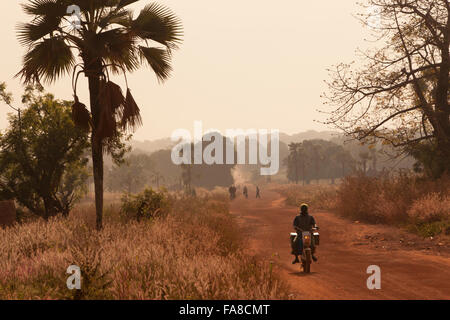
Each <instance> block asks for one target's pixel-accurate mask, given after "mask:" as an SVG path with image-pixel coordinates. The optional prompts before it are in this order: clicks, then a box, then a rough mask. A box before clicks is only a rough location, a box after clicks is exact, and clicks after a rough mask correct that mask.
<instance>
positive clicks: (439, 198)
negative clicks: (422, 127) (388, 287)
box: [276, 173, 450, 237]
mask: <svg viewBox="0 0 450 320" xmlns="http://www.w3.org/2000/svg"><path fill="white" fill-rule="evenodd" d="M276 190H277V191H278V192H279V193H280V194H282V195H283V196H285V197H286V203H287V204H288V205H293V206H298V205H299V204H300V203H302V202H307V203H308V204H310V206H311V208H312V209H313V210H331V211H333V212H336V213H337V214H339V215H340V216H343V217H346V218H349V219H352V220H358V221H363V222H367V223H374V224H388V225H394V226H399V227H402V228H406V229H407V230H408V231H410V232H413V233H416V234H419V235H421V236H423V237H432V236H436V235H450V177H449V176H445V175H444V176H442V177H441V178H440V179H437V180H431V179H428V178H426V177H421V176H418V175H415V174H405V173H404V174H401V173H397V174H390V175H381V176H377V177H368V176H365V175H362V174H356V175H354V176H349V177H346V178H344V179H343V180H342V181H341V182H340V183H339V184H338V185H329V184H316V185H306V186H299V185H284V186H279V187H277V189H276Z"/></svg>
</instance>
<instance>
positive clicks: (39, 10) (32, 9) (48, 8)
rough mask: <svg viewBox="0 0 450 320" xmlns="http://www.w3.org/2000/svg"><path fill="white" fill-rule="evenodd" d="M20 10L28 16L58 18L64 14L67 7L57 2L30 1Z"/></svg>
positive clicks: (55, 0) (51, 0)
mask: <svg viewBox="0 0 450 320" xmlns="http://www.w3.org/2000/svg"><path fill="white" fill-rule="evenodd" d="M22 8H23V11H24V12H25V13H26V14H29V15H35V16H47V17H49V16H53V17H60V16H63V15H64V14H65V13H66V10H67V5H65V4H64V3H63V1H58V0H30V1H28V3H26V4H22Z"/></svg>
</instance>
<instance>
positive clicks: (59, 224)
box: [0, 193, 287, 299]
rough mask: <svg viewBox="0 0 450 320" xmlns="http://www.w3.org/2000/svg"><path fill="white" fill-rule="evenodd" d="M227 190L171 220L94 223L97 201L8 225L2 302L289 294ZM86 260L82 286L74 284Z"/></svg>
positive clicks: (178, 207)
mask: <svg viewBox="0 0 450 320" xmlns="http://www.w3.org/2000/svg"><path fill="white" fill-rule="evenodd" d="M226 199H227V196H226V194H223V195H222V194H221V193H215V194H210V195H208V196H207V197H202V198H183V197H177V198H176V199H175V200H174V203H173V208H172V210H171V212H170V214H169V215H168V216H167V217H166V218H164V219H154V220H145V221H141V222H136V221H129V222H127V223H123V222H120V219H117V216H118V211H117V208H118V206H117V204H111V205H107V206H106V210H105V211H106V213H105V216H106V217H105V220H106V224H105V227H104V229H103V230H102V231H101V232H96V231H95V230H94V228H93V225H94V223H93V222H94V221H93V220H94V217H93V215H94V213H93V206H92V205H89V204H84V205H83V206H82V207H80V208H78V209H77V210H76V212H74V213H73V214H72V215H71V216H70V217H69V218H68V219H66V220H65V219H63V218H55V219H52V220H50V221H49V222H44V221H42V220H37V221H33V222H30V223H26V224H22V225H15V226H14V227H11V228H7V229H5V230H0V243H2V247H1V248H0V299H73V298H76V299H285V298H287V289H286V288H285V285H284V284H283V283H282V282H280V280H279V279H277V278H276V277H275V276H274V275H273V274H272V273H271V268H270V266H269V265H267V264H264V263H262V262H259V261H258V260H256V259H255V258H253V257H250V256H248V255H246V254H244V252H243V242H242V239H241V238H240V236H239V230H238V227H237V225H236V223H235V221H234V220H233V218H232V217H231V216H230V215H229V214H228V200H226ZM71 264H75V265H78V266H79V267H80V268H81V270H82V272H83V280H82V290H81V291H76V290H74V291H70V290H68V289H67V287H66V280H67V277H68V276H69V275H67V274H66V273H65V272H66V269H67V267H68V266H69V265H71Z"/></svg>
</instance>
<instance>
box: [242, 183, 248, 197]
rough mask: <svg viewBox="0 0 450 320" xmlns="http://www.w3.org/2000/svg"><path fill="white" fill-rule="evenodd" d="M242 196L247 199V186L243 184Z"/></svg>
mask: <svg viewBox="0 0 450 320" xmlns="http://www.w3.org/2000/svg"><path fill="white" fill-rule="evenodd" d="M243 194H244V196H245V197H246V198H247V199H248V189H247V186H244V192H243Z"/></svg>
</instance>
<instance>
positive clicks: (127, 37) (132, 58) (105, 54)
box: [90, 28, 140, 72]
mask: <svg viewBox="0 0 450 320" xmlns="http://www.w3.org/2000/svg"><path fill="white" fill-rule="evenodd" d="M94 42H95V43H92V45H91V46H90V49H91V50H93V49H94V48H95V50H96V52H97V54H98V56H100V57H102V59H104V60H105V61H106V62H107V63H108V64H110V65H113V66H114V65H119V66H121V67H124V68H125V69H127V70H128V71H134V70H136V69H137V68H138V67H139V64H140V62H139V58H138V56H137V54H136V53H135V51H136V49H135V39H134V37H133V35H132V34H130V33H129V32H127V31H126V30H124V29H123V28H116V29H111V30H108V31H105V32H102V33H100V34H98V35H97V36H96V39H95V41H94ZM112 69H113V71H115V72H116V71H118V70H116V69H115V68H114V67H113V68H112Z"/></svg>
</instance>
